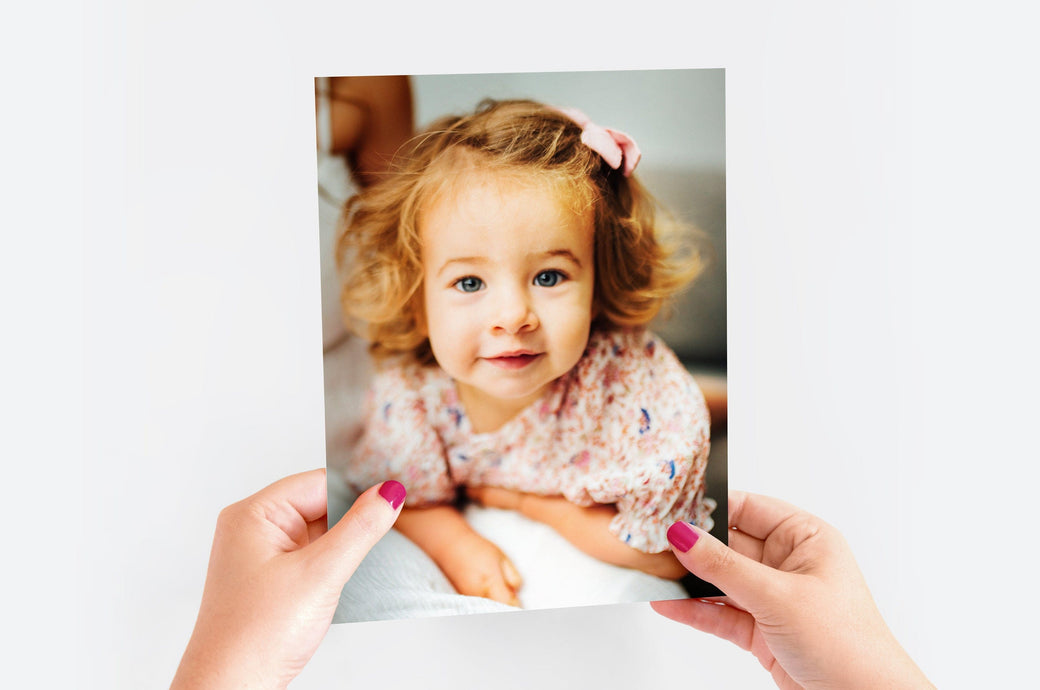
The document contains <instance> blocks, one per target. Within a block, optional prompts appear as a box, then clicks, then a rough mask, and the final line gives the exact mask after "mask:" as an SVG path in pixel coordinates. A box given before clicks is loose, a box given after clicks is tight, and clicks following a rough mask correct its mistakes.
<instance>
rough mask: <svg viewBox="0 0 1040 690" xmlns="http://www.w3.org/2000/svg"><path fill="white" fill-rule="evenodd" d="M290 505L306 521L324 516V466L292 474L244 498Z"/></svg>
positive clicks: (325, 498) (326, 504) (326, 506)
mask: <svg viewBox="0 0 1040 690" xmlns="http://www.w3.org/2000/svg"><path fill="white" fill-rule="evenodd" d="M253 499H262V500H264V501H265V502H267V501H269V502H274V503H283V504H288V505H291V506H292V507H293V508H294V509H295V510H296V512H297V513H299V515H300V517H302V518H303V519H304V521H306V522H312V521H314V520H317V519H318V518H320V517H324V515H325V512H326V509H327V508H328V494H327V493H326V491H325V468H324V467H322V468H318V469H316V470H309V471H307V472H300V473H299V474H292V475H289V476H288V477H284V478H283V479H279V480H278V481H276V482H275V483H273V484H271V485H270V486H267V487H265V488H263V489H261V490H260V491H258V492H256V493H255V494H254V495H253V496H250V498H248V499H246V500H247V501H248V500H253Z"/></svg>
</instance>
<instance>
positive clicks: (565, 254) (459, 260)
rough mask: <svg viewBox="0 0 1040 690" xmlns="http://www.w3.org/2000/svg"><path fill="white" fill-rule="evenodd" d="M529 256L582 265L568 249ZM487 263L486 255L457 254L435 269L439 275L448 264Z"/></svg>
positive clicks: (551, 250)
mask: <svg viewBox="0 0 1040 690" xmlns="http://www.w3.org/2000/svg"><path fill="white" fill-rule="evenodd" d="M529 256H530V257H531V258H535V259H541V258H555V257H562V258H563V259H566V260H567V261H570V262H571V263H573V264H574V265H575V266H577V267H578V268H581V267H582V266H581V261H579V260H578V257H577V256H575V255H574V252H572V251H571V250H570V249H550V250H549V251H545V252H538V253H536V254H531V255H529ZM487 263H488V259H487V258H486V257H483V256H457V257H455V258H452V259H448V260H447V261H445V262H444V263H443V264H441V267H440V268H439V269H437V275H438V276H440V275H441V274H443V273H444V271H445V270H447V268H448V267H449V266H451V265H452V264H478V265H480V264H487Z"/></svg>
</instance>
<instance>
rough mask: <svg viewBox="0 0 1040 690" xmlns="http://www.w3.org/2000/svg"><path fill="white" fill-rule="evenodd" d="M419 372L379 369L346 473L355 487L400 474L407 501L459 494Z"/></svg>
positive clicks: (448, 498) (417, 502)
mask: <svg viewBox="0 0 1040 690" xmlns="http://www.w3.org/2000/svg"><path fill="white" fill-rule="evenodd" d="M419 385H420V384H419V381H418V380H417V376H416V375H415V373H414V372H409V371H408V370H406V369H404V368H390V369H387V370H384V371H381V372H379V373H378V374H377V375H376V377H375V379H374V381H373V382H372V386H371V387H370V388H369V390H368V393H367V395H366V398H365V407H364V414H363V424H364V427H363V429H362V432H361V439H360V441H359V442H358V445H357V448H356V450H355V452H354V454H353V455H352V457H351V459H350V461H349V462H348V463H347V468H346V471H345V473H344V474H345V478H346V481H347V484H348V485H350V486H351V488H353V489H354V490H356V491H359V492H360V491H364V490H365V489H367V488H368V487H370V486H373V485H375V484H378V483H380V482H383V481H386V480H388V479H396V480H397V481H399V482H401V483H402V484H404V486H405V489H407V490H408V497H407V499H405V505H407V506H422V505H430V504H435V503H446V502H450V501H453V500H454V499H455V486H454V484H453V482H452V480H451V475H450V473H449V471H448V464H447V459H446V456H445V450H444V444H443V442H442V441H441V439H440V436H438V434H437V432H436V431H435V430H434V428H433V426H432V425H431V424H430V421H429V419H428V416H427V413H426V405H425V403H424V402H423V399H422V396H421V395H420V392H419V388H418V386H419Z"/></svg>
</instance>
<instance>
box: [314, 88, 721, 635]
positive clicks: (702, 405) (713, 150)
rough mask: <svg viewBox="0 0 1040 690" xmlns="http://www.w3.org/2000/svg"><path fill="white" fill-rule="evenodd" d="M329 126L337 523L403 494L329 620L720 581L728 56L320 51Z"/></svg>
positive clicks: (321, 96) (325, 317) (615, 595)
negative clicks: (387, 66) (339, 67)
mask: <svg viewBox="0 0 1040 690" xmlns="http://www.w3.org/2000/svg"><path fill="white" fill-rule="evenodd" d="M315 133H316V143H317V182H318V204H319V225H320V227H319V232H318V235H319V242H318V243H317V245H318V248H319V250H320V260H321V299H322V305H321V306H322V329H323V333H322V336H323V366H324V381H325V430H326V434H325V435H326V463H327V468H328V492H329V520H330V523H334V522H335V521H336V520H338V519H339V517H341V516H342V515H343V514H344V513H345V512H346V510H347V509H348V508H349V506H350V504H351V503H352V501H353V500H354V498H355V497H356V496H357V495H359V494H360V493H361V492H362V491H364V490H366V489H367V488H369V487H371V486H374V485H376V484H380V483H381V482H390V481H393V482H397V483H399V484H400V485H401V486H403V489H404V491H405V492H407V493H406V496H404V497H403V499H402V498H400V494H401V493H402V492H401V491H400V488H399V487H397V485H396V484H391V485H387V486H388V487H397V488H394V489H392V491H396V492H397V493H395V500H403V508H402V510H401V514H400V517H399V518H398V521H397V523H396V525H395V528H394V530H392V531H391V532H390V533H389V534H388V535H387V536H386V537H384V538H383V539H382V540H381V541H380V543H379V544H378V545H377V546H376V547H375V548H374V549H373V550H372V552H371V553H370V554H369V555H368V557H367V558H366V559H365V561H364V562H363V563H362V565H361V566H360V568H359V569H358V571H357V572H356V573H355V575H354V576H353V577H352V578H351V579H350V581H349V582H348V584H347V586H346V587H345V588H344V590H343V593H342V595H341V597H340V607H339V609H338V610H337V614H336V617H335V619H334V621H335V622H359V621H374V620H390V619H406V618H417V617H429V616H446V615H459V614H472V613H492V612H506V611H518V610H531V609H546V608H560V607H570V606H589V605H604V604H617V603H625V602H636V601H654V600H662V599H679V598H685V597H688V596H711V595H715V594H718V593H719V592H718V590H716V589H715V588H713V587H712V586H710V585H708V584H706V583H704V582H702V581H700V580H697V579H696V578H694V577H693V576H691V575H689V573H688V572H687V571H686V570H685V568H683V567H682V566H681V565H680V564H679V562H678V561H677V560H676V559H675V557H674V556H673V555H672V551H671V549H670V547H669V541H668V537H667V534H668V529H669V527H671V526H672V525H673V524H674V523H675V522H677V521H686V522H691V523H694V524H696V525H698V526H700V527H702V528H704V529H707V530H710V531H712V532H713V534H715V535H716V536H718V537H719V538H720V539H723V540H726V532H727V530H726V525H727V509H728V506H727V502H726V493H727V443H726V438H727V425H726V410H727V386H726V375H727V357H726V165H725V71H724V70H722V69H688V70H655V71H619V72H552V73H516V74H469V75H412V76H400V75H394V76H322V77H318V78H316V79H315ZM389 490H391V489H388V491H389Z"/></svg>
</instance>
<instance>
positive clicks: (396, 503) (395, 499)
mask: <svg viewBox="0 0 1040 690" xmlns="http://www.w3.org/2000/svg"><path fill="white" fill-rule="evenodd" d="M379 495H380V496H382V497H383V498H385V499H386V502H387V503H389V504H390V507H391V508H393V509H394V510H397V509H398V508H399V507H400V506H401V504H402V503H404V497H405V496H407V495H408V492H407V491H406V490H405V488H404V484H402V483H401V482H398V481H394V480H393V479H390V480H389V481H385V482H383V485H382V486H381V487H379Z"/></svg>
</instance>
